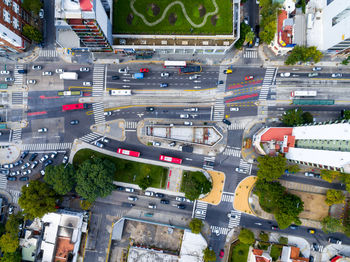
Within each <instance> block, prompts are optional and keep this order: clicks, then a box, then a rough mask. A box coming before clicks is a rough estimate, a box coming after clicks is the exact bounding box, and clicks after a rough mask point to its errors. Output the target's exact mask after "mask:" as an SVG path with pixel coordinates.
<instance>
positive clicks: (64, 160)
mask: <svg viewBox="0 0 350 262" xmlns="http://www.w3.org/2000/svg"><path fill="white" fill-rule="evenodd" d="M67 162H68V156H66V155H64V157H63V159H62V163H63V164H66V163H67Z"/></svg>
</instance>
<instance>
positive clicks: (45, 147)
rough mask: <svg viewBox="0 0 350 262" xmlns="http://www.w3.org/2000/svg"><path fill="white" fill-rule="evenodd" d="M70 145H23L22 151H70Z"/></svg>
mask: <svg viewBox="0 0 350 262" xmlns="http://www.w3.org/2000/svg"><path fill="white" fill-rule="evenodd" d="M72 145H73V144H72V143H48V144H23V145H22V149H23V150H28V151H40V150H42V151H45V150H47V151H49V150H51V151H53V150H67V149H71V148H72Z"/></svg>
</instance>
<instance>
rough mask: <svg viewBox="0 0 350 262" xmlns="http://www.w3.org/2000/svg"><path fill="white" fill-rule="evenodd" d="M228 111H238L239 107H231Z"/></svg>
mask: <svg viewBox="0 0 350 262" xmlns="http://www.w3.org/2000/svg"><path fill="white" fill-rule="evenodd" d="M230 111H239V107H231V108H230Z"/></svg>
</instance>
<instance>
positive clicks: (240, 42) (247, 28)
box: [235, 22, 251, 49]
mask: <svg viewBox="0 0 350 262" xmlns="http://www.w3.org/2000/svg"><path fill="white" fill-rule="evenodd" d="M250 31H251V30H250V26H249V25H247V24H246V23H243V22H242V23H241V25H240V37H239V39H238V40H237V41H236V43H235V48H237V49H240V48H242V46H243V44H244V40H245V36H246V34H247V33H249V32H250Z"/></svg>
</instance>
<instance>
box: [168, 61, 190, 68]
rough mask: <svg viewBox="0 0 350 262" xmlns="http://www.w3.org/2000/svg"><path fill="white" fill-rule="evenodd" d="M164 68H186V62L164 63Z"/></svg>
mask: <svg viewBox="0 0 350 262" xmlns="http://www.w3.org/2000/svg"><path fill="white" fill-rule="evenodd" d="M164 66H165V67H167V66H186V61H164Z"/></svg>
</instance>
